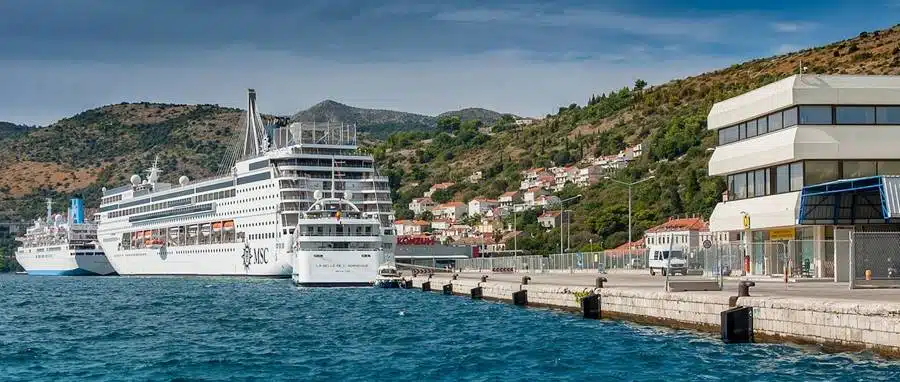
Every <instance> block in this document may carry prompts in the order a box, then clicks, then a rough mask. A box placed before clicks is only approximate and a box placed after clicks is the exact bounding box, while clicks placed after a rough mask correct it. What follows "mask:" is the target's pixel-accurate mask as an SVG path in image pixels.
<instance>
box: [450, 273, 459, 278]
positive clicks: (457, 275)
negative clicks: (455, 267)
mask: <svg viewBox="0 0 900 382" xmlns="http://www.w3.org/2000/svg"><path fill="white" fill-rule="evenodd" d="M457 277H459V274H456V273H454V274H453V276H450V278H451V279H453V280H456V278H457Z"/></svg>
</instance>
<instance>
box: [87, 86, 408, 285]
mask: <svg viewBox="0 0 900 382" xmlns="http://www.w3.org/2000/svg"><path fill="white" fill-rule="evenodd" d="M245 121H246V123H245V127H244V133H243V138H242V140H241V141H240V142H237V143H238V144H237V145H236V146H235V147H234V149H233V150H232V151H231V152H230V154H227V155H226V158H225V159H224V160H223V166H221V167H222V170H221V171H220V174H219V175H218V176H215V177H212V178H209V179H204V180H199V181H191V180H190V179H188V178H187V177H185V176H181V177H180V178H179V180H178V183H177V184H171V183H164V182H161V181H160V175H161V171H160V168H159V166H158V164H157V163H156V162H154V164H153V165H152V166H151V168H150V169H149V170H147V177H146V179H141V176H140V175H137V174H135V175H133V176H131V179H130V180H131V182H130V184H128V185H125V186H122V187H118V188H115V189H110V190H106V189H104V190H103V198H102V200H101V203H100V223H99V229H98V235H99V238H100V245H101V246H102V247H103V249H104V251H105V252H106V254H107V257H108V258H109V261H110V263H111V264H112V266H113V267H114V268H115V270H116V271H117V272H118V273H119V274H120V275H217V276H219V275H221V276H263V277H284V278H289V277H291V275H292V274H293V267H294V264H293V261H294V252H295V250H296V249H297V247H298V245H299V244H298V238H299V236H300V232H299V231H298V224H299V223H300V219H301V216H302V215H303V214H304V213H306V212H307V211H308V210H309V208H310V207H312V206H313V204H314V203H315V202H316V200H315V199H314V196H315V193H316V191H320V192H322V191H328V192H329V193H330V195H329V196H330V197H339V198H345V199H347V200H350V201H352V202H353V203H354V204H355V205H357V206H360V207H359V209H360V211H361V212H363V213H367V214H370V215H371V216H374V217H376V218H377V221H378V223H379V230H380V231H381V235H379V236H378V237H379V238H380V240H382V245H381V248H382V250H384V251H386V252H392V251H393V248H394V241H395V239H394V237H395V235H394V231H393V228H392V226H391V222H392V221H393V212H392V210H391V199H390V189H389V184H388V179H387V177H384V176H379V175H378V174H377V171H376V169H375V163H374V158H373V157H372V156H371V155H368V154H365V153H363V152H361V151H360V150H359V148H358V146H357V136H356V135H357V134H356V133H357V132H356V127H355V126H354V125H347V124H342V123H304V122H294V123H291V124H289V125H288V124H269V125H264V124H263V119H262V117H261V116H260V114H259V112H258V111H257V108H256V93H255V92H254V90H253V89H250V90H249V102H248V107H247V111H246V119H245ZM285 125H286V126H285ZM332 190H333V191H332ZM301 241H302V240H301Z"/></svg>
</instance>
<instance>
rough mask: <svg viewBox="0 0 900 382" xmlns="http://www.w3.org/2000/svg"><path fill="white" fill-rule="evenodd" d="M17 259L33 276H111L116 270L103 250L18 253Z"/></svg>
mask: <svg viewBox="0 0 900 382" xmlns="http://www.w3.org/2000/svg"><path fill="white" fill-rule="evenodd" d="M16 261H17V262H18V263H19V265H21V266H22V268H23V269H25V272H26V273H27V274H29V275H32V276H110V275H115V274H116V271H115V269H114V268H113V267H112V265H111V264H110V263H109V261H108V259H107V257H106V256H105V255H104V254H103V253H102V252H88V253H81V252H75V251H55V252H47V251H44V252H39V253H34V252H30V253H25V252H19V253H16Z"/></svg>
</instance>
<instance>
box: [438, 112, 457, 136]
mask: <svg viewBox="0 0 900 382" xmlns="http://www.w3.org/2000/svg"><path fill="white" fill-rule="evenodd" d="M460 124H461V121H460V120H459V117H458V116H455V115H454V116H444V117H441V118H440V119H438V122H437V127H438V129H439V130H441V131H446V132H448V133H451V134H452V133H455V132H456V131H457V130H459V126H460Z"/></svg>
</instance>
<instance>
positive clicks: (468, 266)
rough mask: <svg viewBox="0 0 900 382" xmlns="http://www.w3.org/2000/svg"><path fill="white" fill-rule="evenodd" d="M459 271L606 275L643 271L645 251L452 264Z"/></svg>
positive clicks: (489, 259)
mask: <svg viewBox="0 0 900 382" xmlns="http://www.w3.org/2000/svg"><path fill="white" fill-rule="evenodd" d="M454 268H455V269H456V270H459V271H464V272H465V271H474V272H490V271H515V272H527V273H541V272H559V271H568V272H575V271H579V272H580V271H595V272H606V271H608V270H613V269H646V268H647V251H646V250H633V251H603V252H578V253H561V254H560V253H557V254H552V255H548V256H503V257H481V258H473V259H460V260H456V261H455V263H454Z"/></svg>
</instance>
